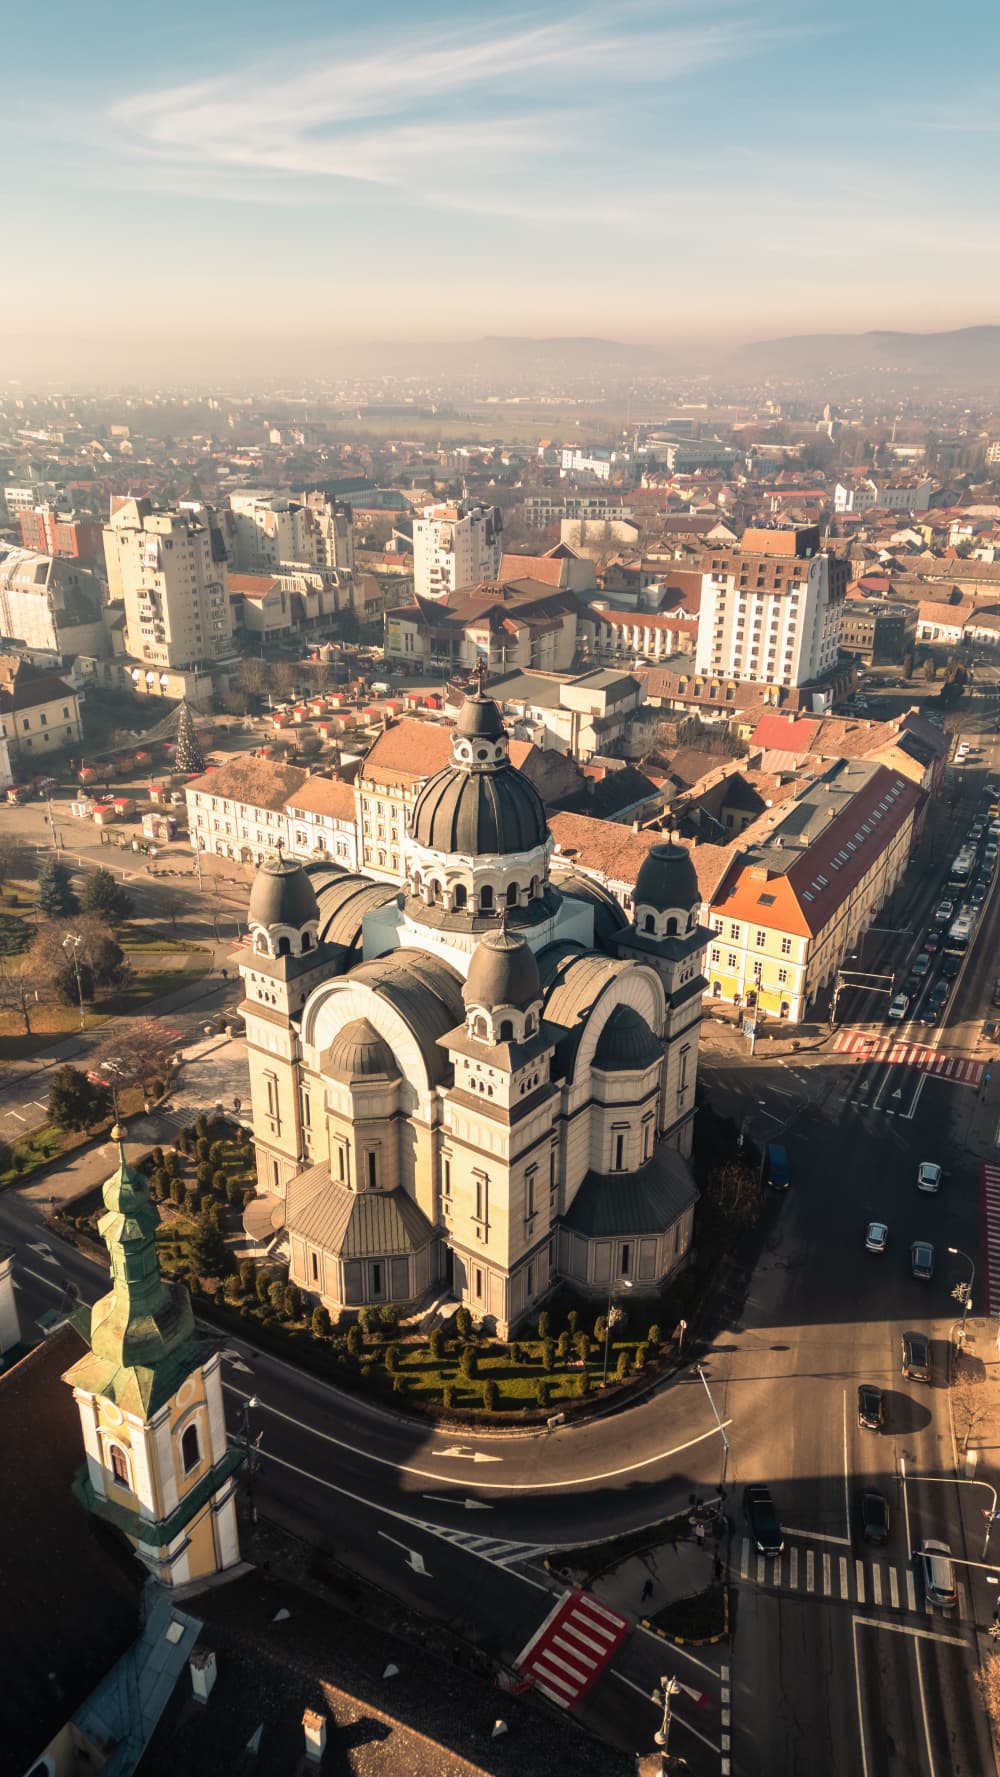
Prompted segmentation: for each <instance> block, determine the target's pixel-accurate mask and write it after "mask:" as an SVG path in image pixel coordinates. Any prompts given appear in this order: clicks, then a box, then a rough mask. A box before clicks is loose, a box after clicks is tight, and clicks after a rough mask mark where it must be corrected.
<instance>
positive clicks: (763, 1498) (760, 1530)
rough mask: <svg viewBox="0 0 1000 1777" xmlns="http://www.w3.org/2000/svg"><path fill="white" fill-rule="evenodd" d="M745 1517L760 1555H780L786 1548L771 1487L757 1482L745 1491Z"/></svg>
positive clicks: (745, 1488)
mask: <svg viewBox="0 0 1000 1777" xmlns="http://www.w3.org/2000/svg"><path fill="white" fill-rule="evenodd" d="M743 1516H744V1518H745V1519H746V1521H747V1527H748V1529H749V1531H750V1535H751V1536H752V1538H753V1541H754V1545H755V1547H756V1549H757V1552H758V1554H760V1555H780V1554H781V1551H782V1549H783V1548H784V1546H785V1539H784V1537H783V1536H782V1534H781V1525H780V1524H779V1523H778V1515H777V1513H776V1511H775V1509H774V1501H773V1499H772V1498H771V1489H770V1487H765V1486H764V1484H763V1482H759V1481H758V1482H756V1483H755V1484H754V1485H752V1486H750V1487H744V1489H743Z"/></svg>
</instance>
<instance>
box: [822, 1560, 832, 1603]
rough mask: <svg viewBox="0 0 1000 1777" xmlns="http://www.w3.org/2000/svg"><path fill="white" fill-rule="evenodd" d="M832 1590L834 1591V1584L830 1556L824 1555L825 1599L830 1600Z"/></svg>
mask: <svg viewBox="0 0 1000 1777" xmlns="http://www.w3.org/2000/svg"><path fill="white" fill-rule="evenodd" d="M832 1589H833V1583H832V1573H831V1562H830V1557H829V1555H827V1554H824V1556H823V1594H824V1597H826V1598H829V1596H830V1593H831V1591H832Z"/></svg>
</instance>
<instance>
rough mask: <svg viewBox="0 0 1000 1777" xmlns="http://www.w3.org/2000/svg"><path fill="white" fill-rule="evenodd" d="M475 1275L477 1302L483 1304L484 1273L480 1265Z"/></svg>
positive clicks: (476, 1268)
mask: <svg viewBox="0 0 1000 1777" xmlns="http://www.w3.org/2000/svg"><path fill="white" fill-rule="evenodd" d="M473 1275H474V1278H475V1290H476V1301H477V1302H481V1301H482V1299H483V1273H482V1270H481V1268H480V1267H479V1266H478V1265H477V1266H476V1267H475V1271H474V1273H473Z"/></svg>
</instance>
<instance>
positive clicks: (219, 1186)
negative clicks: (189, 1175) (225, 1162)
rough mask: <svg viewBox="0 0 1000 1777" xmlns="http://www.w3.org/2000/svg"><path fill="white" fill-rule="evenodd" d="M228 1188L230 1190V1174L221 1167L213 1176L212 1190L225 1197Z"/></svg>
mask: <svg viewBox="0 0 1000 1777" xmlns="http://www.w3.org/2000/svg"><path fill="white" fill-rule="evenodd" d="M228 1188H229V1174H228V1172H226V1171H224V1170H223V1168H222V1167H221V1166H220V1167H218V1168H217V1170H216V1171H215V1172H213V1174H212V1190H213V1191H218V1193H219V1196H220V1197H224V1196H225V1194H226V1191H227V1190H228Z"/></svg>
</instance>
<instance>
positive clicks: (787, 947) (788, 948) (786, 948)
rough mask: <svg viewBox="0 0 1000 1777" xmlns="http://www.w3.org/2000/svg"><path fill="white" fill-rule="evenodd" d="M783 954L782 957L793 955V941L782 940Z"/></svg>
mask: <svg viewBox="0 0 1000 1777" xmlns="http://www.w3.org/2000/svg"><path fill="white" fill-rule="evenodd" d="M781 954H782V956H791V954H792V940H791V938H782V940H781Z"/></svg>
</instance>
